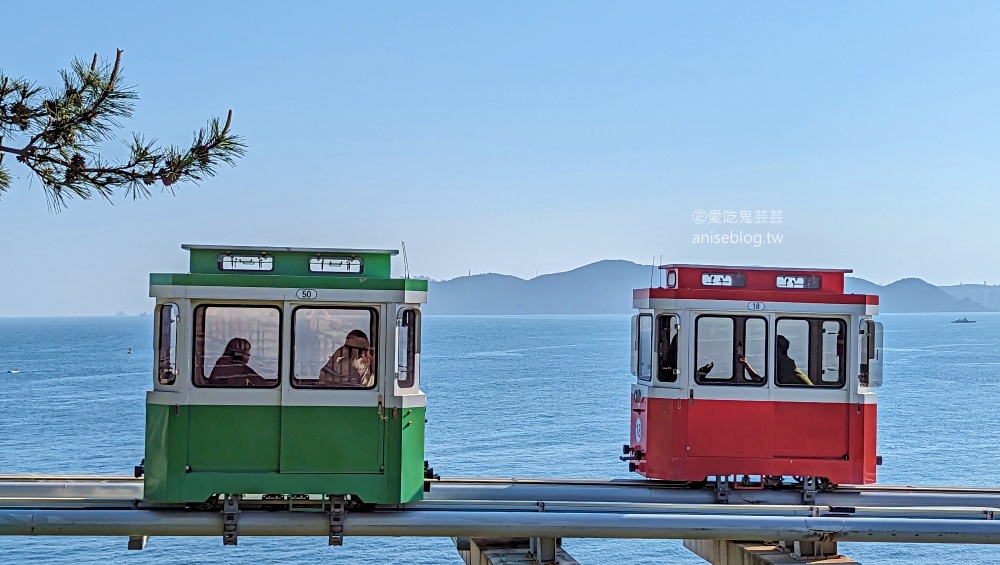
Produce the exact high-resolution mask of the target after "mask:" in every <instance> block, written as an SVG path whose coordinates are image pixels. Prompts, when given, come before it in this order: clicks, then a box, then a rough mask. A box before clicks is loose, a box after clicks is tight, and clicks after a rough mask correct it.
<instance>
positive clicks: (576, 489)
mask: <svg viewBox="0 0 1000 565" xmlns="http://www.w3.org/2000/svg"><path fill="white" fill-rule="evenodd" d="M430 485H431V490H430V492H429V493H428V494H427V495H426V496H425V501H426V503H428V504H429V503H441V502H448V501H485V502H488V503H493V502H527V503H529V504H535V503H537V502H539V501H542V502H544V503H545V504H552V503H556V502H568V503H621V504H625V503H629V504H643V503H645V504H674V505H677V504H712V503H714V502H715V493H714V490H712V489H711V488H702V489H691V488H688V487H686V486H682V485H673V484H669V483H662V482H657V481H645V480H621V479H533V478H530V479H516V478H515V479H507V478H465V477H455V478H443V479H440V480H432V481H430ZM142 492H143V482H142V479H136V478H133V477H124V476H107V475H0V507H43V508H63V507H73V508H81V507H83V508H85V507H93V508H96V507H101V508H133V507H136V505H137V503H138V502H139V501H141V499H142ZM729 501H730V505H740V504H745V505H786V506H791V505H797V506H801V505H802V498H801V494H800V493H799V492H798V491H796V490H793V489H785V490H761V489H740V488H736V489H735V490H733V491H732V492H731V494H730V498H729ZM813 504H815V505H817V506H825V507H845V508H848V507H862V508H875V507H889V508H923V507H961V508H981V509H985V510H992V509H994V508H1000V489H996V488H989V487H947V486H910V485H864V486H842V487H839V488H838V489H837V490H835V491H833V492H828V493H823V492H821V493H817V495H816V499H815V502H814V503H813ZM411 506H412V505H411Z"/></svg>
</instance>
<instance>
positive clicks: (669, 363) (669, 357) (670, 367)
mask: <svg viewBox="0 0 1000 565" xmlns="http://www.w3.org/2000/svg"><path fill="white" fill-rule="evenodd" d="M676 369H677V334H674V335H673V337H671V338H670V344H669V345H668V346H667V350H666V352H665V354H664V355H663V359H662V362H661V363H660V368H659V370H658V371H657V378H658V379H659V380H660V382H671V383H672V382H674V381H676V380H677V373H675V372H674V371H675V370H676Z"/></svg>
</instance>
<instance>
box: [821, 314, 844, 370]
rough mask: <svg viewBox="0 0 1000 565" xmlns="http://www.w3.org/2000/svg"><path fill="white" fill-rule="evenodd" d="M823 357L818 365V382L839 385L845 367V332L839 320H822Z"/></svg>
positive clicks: (842, 323)
mask: <svg viewBox="0 0 1000 565" xmlns="http://www.w3.org/2000/svg"><path fill="white" fill-rule="evenodd" d="M822 329H823V344H822V345H823V357H822V365H821V367H820V371H821V373H820V379H819V380H820V382H821V383H822V384H825V385H833V386H836V385H839V384H840V382H841V380H842V379H843V378H844V372H845V369H846V367H847V364H846V362H845V361H846V359H845V358H844V344H845V338H846V337H847V336H846V332H845V327H844V322H843V321H841V320H825V321H824V322H823V326H822Z"/></svg>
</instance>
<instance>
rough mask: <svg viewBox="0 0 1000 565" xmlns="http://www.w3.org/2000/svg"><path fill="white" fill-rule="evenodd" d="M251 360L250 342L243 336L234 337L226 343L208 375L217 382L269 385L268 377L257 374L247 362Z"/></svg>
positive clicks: (211, 380) (210, 379) (212, 380)
mask: <svg viewBox="0 0 1000 565" xmlns="http://www.w3.org/2000/svg"><path fill="white" fill-rule="evenodd" d="M249 362H250V342H249V341H247V340H246V339H243V338H242V337H234V338H233V339H231V340H229V343H228V344H226V350H225V351H224V352H223V353H222V355H221V356H220V357H219V360H218V361H216V362H215V367H213V368H212V373H211V374H210V375H209V376H208V379H209V381H210V382H213V383H215V384H230V383H233V382H234V381H235V382H239V383H240V384H243V383H244V382H245V383H246V384H247V385H250V386H255V385H267V384H268V383H267V382H266V379H264V378H263V377H261V376H260V375H258V374H257V371H254V370H253V368H252V367H250V366H249V365H248V364H247V363H249Z"/></svg>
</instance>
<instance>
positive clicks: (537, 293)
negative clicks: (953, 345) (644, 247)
mask: <svg viewBox="0 0 1000 565" xmlns="http://www.w3.org/2000/svg"><path fill="white" fill-rule="evenodd" d="M652 272H653V271H652V268H651V266H650V265H640V264H638V263H633V262H631V261H623V260H606V261H598V262H597V263H591V264H590V265H585V266H583V267H580V268H577V269H573V270H571V271H566V272H564V273H553V274H550V275H542V276H539V277H535V278H533V279H530V280H525V279H521V278H518V277H515V276H511V275H500V274H495V273H488V274H483V275H471V276H466V277H458V278H455V279H451V280H447V281H434V280H432V281H430V282H429V285H428V303H427V304H426V305H425V306H424V307H423V308H422V310H423V311H424V312H426V313H427V314H453V315H461V314H465V315H470V314H501V315H502V314H510V315H513V314H527V315H533V314H537V315H541V314H562V315H565V314H627V313H629V312H632V290H633V289H636V288H643V287H645V288H648V287H649V286H650V281H651V279H652V277H654V276H655V274H651V273H652ZM653 284H656V281H655V280H653ZM845 290H846V291H847V292H849V293H856V294H877V295H879V312H881V313H885V314H888V313H901V312H991V311H997V310H1000V286H989V285H956V286H947V287H937V286H934V285H932V284H930V283H928V282H926V281H923V280H921V279H915V278H907V279H902V280H898V281H896V282H894V283H892V284H888V285H884V286H883V285H878V284H875V283H873V282H871V281H867V280H865V279H861V278H856V277H847V280H846V283H845Z"/></svg>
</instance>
